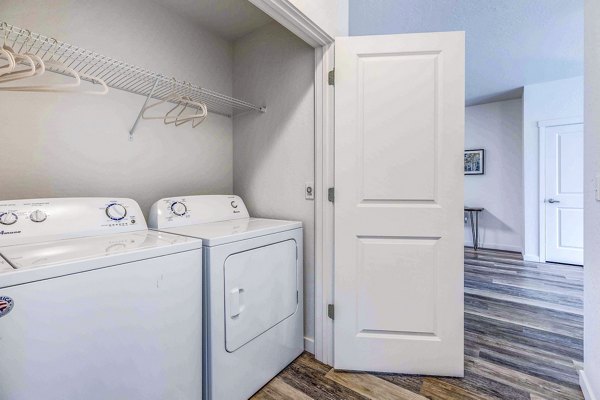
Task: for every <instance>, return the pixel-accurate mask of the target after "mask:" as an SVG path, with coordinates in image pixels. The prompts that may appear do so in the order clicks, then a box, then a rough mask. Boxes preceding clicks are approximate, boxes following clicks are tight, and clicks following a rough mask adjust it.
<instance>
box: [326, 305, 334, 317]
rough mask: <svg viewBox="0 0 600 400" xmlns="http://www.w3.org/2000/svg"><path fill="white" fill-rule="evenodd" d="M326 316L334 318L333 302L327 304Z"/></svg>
mask: <svg viewBox="0 0 600 400" xmlns="http://www.w3.org/2000/svg"><path fill="white" fill-rule="evenodd" d="M327 316H328V317H329V318H331V319H335V318H334V317H335V309H334V307H333V304H327Z"/></svg>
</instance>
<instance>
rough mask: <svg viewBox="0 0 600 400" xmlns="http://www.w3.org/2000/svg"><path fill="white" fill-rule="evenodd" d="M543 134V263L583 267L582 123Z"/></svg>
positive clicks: (549, 129) (560, 127)
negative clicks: (580, 265) (544, 249)
mask: <svg viewBox="0 0 600 400" xmlns="http://www.w3.org/2000/svg"><path fill="white" fill-rule="evenodd" d="M545 135H546V138H545V142H546V146H545V148H546V149H545V153H546V157H545V159H546V160H545V162H546V168H545V171H546V172H545V174H546V179H545V192H546V193H545V196H544V197H545V200H544V206H543V207H544V208H545V216H546V229H545V231H546V235H545V236H546V237H545V240H546V261H551V262H552V261H553V262H561V263H568V264H583V124H571V125H559V126H550V127H547V128H546V131H545Z"/></svg>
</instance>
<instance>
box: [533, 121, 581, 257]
mask: <svg viewBox="0 0 600 400" xmlns="http://www.w3.org/2000/svg"><path fill="white" fill-rule="evenodd" d="M575 124H583V117H570V118H558V119H549V120H544V121H538V123H537V126H538V140H539V149H538V153H539V154H538V162H539V167H538V168H539V173H538V185H539V187H538V225H539V230H538V248H539V250H538V251H539V255H538V261H539V262H546V207H545V206H544V205H545V203H546V128H550V127H554V126H564V125H575Z"/></svg>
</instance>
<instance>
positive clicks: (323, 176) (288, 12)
mask: <svg viewBox="0 0 600 400" xmlns="http://www.w3.org/2000/svg"><path fill="white" fill-rule="evenodd" d="M249 1H250V2H251V3H252V4H254V5H255V6H256V7H258V8H259V9H260V10H262V11H263V12H265V13H266V14H267V15H269V16H270V17H271V18H273V19H274V20H275V21H277V22H279V23H280V24H281V25H283V26H285V27H286V28H287V29H289V30H290V31H291V32H292V33H294V34H295V35H296V36H298V37H299V38H301V39H302V40H304V41H305V42H306V43H308V44H309V45H310V46H312V47H314V48H315V183H316V185H315V188H316V190H315V338H314V339H310V338H306V339H305V348H306V349H307V351H310V350H308V348H309V347H308V346H312V349H313V351H314V353H315V357H316V358H317V360H319V361H321V362H324V363H325V364H328V365H333V321H331V320H330V319H328V318H327V312H326V311H325V310H326V309H327V304H329V303H332V302H333V272H334V271H333V268H334V266H333V244H334V243H333V240H334V238H333V222H334V220H333V218H334V215H333V204H331V203H329V202H328V201H327V188H328V187H332V186H333V167H334V164H333V155H334V149H333V140H334V131H333V126H334V115H333V99H334V93H333V88H331V87H329V85H328V83H327V73H328V71H329V70H330V69H333V65H334V56H333V42H334V38H332V37H331V36H329V34H327V32H325V31H324V30H323V29H321V28H320V27H319V26H318V25H316V24H315V23H314V22H313V21H311V20H310V18H308V17H307V16H306V15H304V14H303V13H302V12H301V11H300V10H298V9H297V8H296V7H295V6H294V5H293V4H292V3H291V2H290V0H249ZM307 340H308V343H311V340H312V344H310V345H307Z"/></svg>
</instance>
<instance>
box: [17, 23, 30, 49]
mask: <svg viewBox="0 0 600 400" xmlns="http://www.w3.org/2000/svg"><path fill="white" fill-rule="evenodd" d="M24 32H27V36H26V37H25V40H24V41H23V43H21V47H19V53H20V52H21V50H23V46H25V45H26V44H27V42H29V39H31V31H30V30H29V29H25V31H24Z"/></svg>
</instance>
